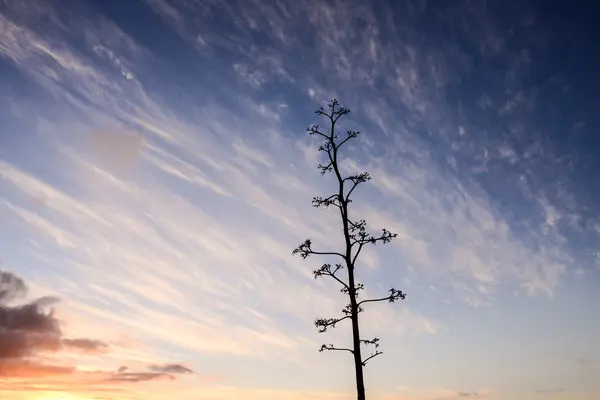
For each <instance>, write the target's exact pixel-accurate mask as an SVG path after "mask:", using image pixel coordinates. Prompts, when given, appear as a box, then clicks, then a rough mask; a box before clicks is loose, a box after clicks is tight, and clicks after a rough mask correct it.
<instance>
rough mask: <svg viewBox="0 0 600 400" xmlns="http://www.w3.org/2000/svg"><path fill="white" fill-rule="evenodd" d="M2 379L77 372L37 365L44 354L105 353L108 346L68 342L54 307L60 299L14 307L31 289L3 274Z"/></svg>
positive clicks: (80, 340) (0, 317)
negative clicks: (64, 352)
mask: <svg viewBox="0 0 600 400" xmlns="http://www.w3.org/2000/svg"><path fill="white" fill-rule="evenodd" d="M0 282H1V283H0V285H1V286H0V376H15V375H16V376H27V375H28V374H31V375H35V376H39V375H53V374H65V373H71V372H73V370H74V368H69V367H59V366H52V365H44V364H41V363H39V362H38V361H37V356H38V355H39V353H40V352H49V351H51V352H56V351H59V350H61V349H65V348H69V349H76V350H81V351H85V352H103V351H105V350H107V349H108V345H107V344H106V343H104V342H101V341H99V340H93V339H86V338H76V339H71V338H64V337H63V333H62V331H61V329H60V323H59V321H58V320H57V319H56V317H55V316H54V311H53V309H52V305H53V304H55V303H56V302H58V301H59V299H58V298H56V297H41V298H39V299H36V300H34V301H31V302H29V303H26V304H21V305H10V304H11V303H12V302H13V301H14V300H16V299H18V298H22V297H25V295H26V294H27V285H26V284H25V282H24V281H23V280H22V279H21V278H19V277H17V276H16V275H14V274H13V273H11V272H7V271H3V270H0Z"/></svg>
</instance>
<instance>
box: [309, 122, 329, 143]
mask: <svg viewBox="0 0 600 400" xmlns="http://www.w3.org/2000/svg"><path fill="white" fill-rule="evenodd" d="M306 131H307V132H308V134H309V135H311V136H313V135H318V136H322V137H324V138H325V139H327V140H329V136H327V135H326V134H324V133H323V132H321V131H320V130H319V125H312V126H309V127H308V128H307V129H306Z"/></svg>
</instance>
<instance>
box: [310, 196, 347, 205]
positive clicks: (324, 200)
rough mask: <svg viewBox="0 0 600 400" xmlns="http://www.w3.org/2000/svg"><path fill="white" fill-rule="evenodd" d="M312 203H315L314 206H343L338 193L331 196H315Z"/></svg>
mask: <svg viewBox="0 0 600 400" xmlns="http://www.w3.org/2000/svg"><path fill="white" fill-rule="evenodd" d="M312 204H313V207H315V208H319V207H325V208H328V207H329V206H335V207H338V208H339V207H341V205H340V196H339V195H338V194H337V193H336V194H332V195H331V196H329V197H321V196H315V197H313V201H312Z"/></svg>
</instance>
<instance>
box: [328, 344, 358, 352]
mask: <svg viewBox="0 0 600 400" xmlns="http://www.w3.org/2000/svg"><path fill="white" fill-rule="evenodd" d="M325 350H327V351H349V352H350V353H353V354H354V351H352V350H351V349H346V348H343V347H334V346H333V345H332V344H324V345H322V346H321V348H320V349H319V352H323V351H325Z"/></svg>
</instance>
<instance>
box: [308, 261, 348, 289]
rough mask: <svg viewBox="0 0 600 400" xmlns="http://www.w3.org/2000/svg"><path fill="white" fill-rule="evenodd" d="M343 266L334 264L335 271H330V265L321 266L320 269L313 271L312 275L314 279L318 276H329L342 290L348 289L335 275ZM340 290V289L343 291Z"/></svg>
mask: <svg viewBox="0 0 600 400" xmlns="http://www.w3.org/2000/svg"><path fill="white" fill-rule="evenodd" d="M343 268H344V266H343V265H342V264H335V269H333V270H332V269H331V264H323V265H322V266H321V268H319V269H315V270H314V271H313V275H314V276H315V279H317V278H318V277H320V276H330V277H332V278H333V279H335V280H336V281H338V282H339V283H340V284H341V285H342V286H343V288H346V289H347V288H348V284H347V283H346V282H344V281H342V280H341V279H340V278H338V277H337V276H336V275H335V274H336V272H338V271H339V270H340V269H343ZM343 288H342V289H343Z"/></svg>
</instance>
